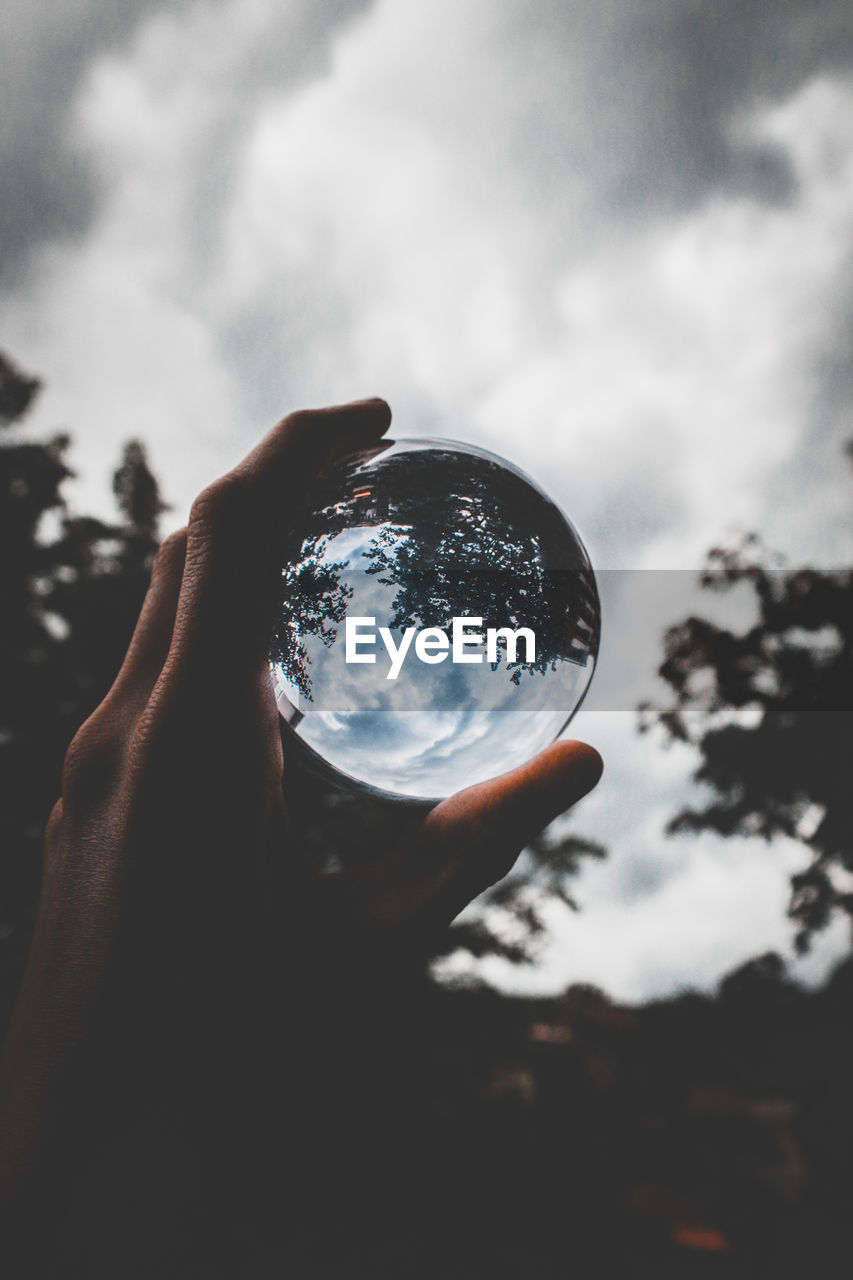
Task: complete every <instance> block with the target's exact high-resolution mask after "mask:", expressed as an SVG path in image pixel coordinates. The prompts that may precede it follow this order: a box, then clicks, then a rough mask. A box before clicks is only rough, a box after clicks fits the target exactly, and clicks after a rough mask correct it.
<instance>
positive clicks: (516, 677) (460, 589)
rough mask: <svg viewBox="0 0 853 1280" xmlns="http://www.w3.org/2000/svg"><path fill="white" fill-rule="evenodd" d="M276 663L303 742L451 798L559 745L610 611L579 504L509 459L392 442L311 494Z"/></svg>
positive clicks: (347, 769)
mask: <svg viewBox="0 0 853 1280" xmlns="http://www.w3.org/2000/svg"><path fill="white" fill-rule="evenodd" d="M311 499H312V501H311V507H310V509H309V510H306V511H304V512H303V513H302V515H301V516H300V517H299V519H298V521H297V525H298V527H297V528H296V529H295V530H294V532H293V535H292V543H291V545H290V546H289V547H288V550H287V554H286V557H285V558H286V564H285V567H284V569H283V570H282V606H281V613H280V615H279V617H278V620H277V623H276V626H275V630H274V634H273V640H272V647H271V653H270V661H271V665H272V671H273V679H274V684H275V691H276V699H277V702H278V708H279V712H280V714H281V719H282V726H283V727H282V733H283V735H284V738H285V744H286V745H287V743H288V740H289V739H290V741H291V744H292V745H293V738H294V735H295V737H296V738H297V739H298V740H299V741H300V744H301V747H302V748H306V747H307V748H308V749H309V750H308V754H309V756H310V757H311V759H312V760H313V761H314V762H315V764H317V765H318V766H320V767H324V768H326V769H331V770H332V771H333V772H334V774H335V775H337V776H340V775H343V778H342V780H349V781H350V782H354V783H356V784H359V785H360V786H362V787H364V788H368V789H372V790H375V791H379V792H384V793H390V794H391V795H393V796H395V797H398V798H402V797H405V798H408V799H421V800H423V799H437V798H439V797H443V796H446V795H450V794H451V793H452V792H454V791H458V790H459V789H460V788H462V787H466V786H470V785H471V784H473V783H475V782H481V781H483V780H485V779H486V778H491V777H494V776H495V775H496V774H500V773H504V772H506V771H507V770H508V769H512V768H515V767H516V766H517V765H519V764H522V763H523V762H524V761H525V760H527V759H529V758H530V757H531V756H532V755H535V754H536V752H537V751H540V750H541V749H542V748H543V747H545V746H547V745H548V744H549V743H550V742H552V741H553V740H554V739H555V738H556V737H557V736H558V735H559V733H560V732H561V731H562V729H564V728H565V726H566V724H567V723H568V721H569V720H570V718H571V717H572V715H573V714H574V712H575V711H576V710H577V708H578V706H579V705H580V703H581V700H582V699H583V696H584V694H585V693H586V690H587V688H588V686H589V683H590V680H591V679H592V673H593V669H594V666H595V659H596V654H597V652H598V641H599V631H600V609H599V601H598V592H597V590H596V585H595V577H594V575H593V571H592V566H591V565H590V562H589V557H588V556H587V553H586V550H585V549H584V546H583V543H582V542H581V540H580V538H579V537H578V535H577V533H576V532H575V530H574V529H573V528H572V526H571V524H570V523H569V522H568V520H567V519H566V517H565V516H564V515H563V513H562V512H561V511H560V510H559V508H558V507H556V506H555V505H554V503H553V502H551V500H550V499H549V498H547V497H546V496H545V494H543V493H542V491H541V490H540V489H539V488H537V487H536V485H534V484H533V483H532V481H530V480H529V479H528V478H527V477H526V476H524V475H523V474H522V473H521V472H520V471H518V470H517V469H516V468H515V467H512V466H510V465H509V464H508V463H506V462H504V461H503V460H502V459H500V458H498V457H497V456H496V455H494V454H491V453H487V452H486V451H485V450H483V449H477V448H474V447H473V446H471V445H465V444H459V443H456V442H455V441H451V440H439V439H411V440H398V441H383V442H381V443H380V444H379V445H377V446H375V447H374V448H372V449H369V450H366V451H364V452H362V453H359V454H356V455H353V456H352V457H350V458H347V459H345V460H344V461H343V462H342V463H339V464H338V465H337V466H336V467H335V468H333V469H332V470H331V471H330V472H329V474H328V475H327V476H326V477H325V478H324V479H323V481H321V482H320V484H319V485H318V487H317V490H316V491H315V492H313V493H312V495H311Z"/></svg>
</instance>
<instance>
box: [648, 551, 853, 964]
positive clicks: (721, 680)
mask: <svg viewBox="0 0 853 1280" xmlns="http://www.w3.org/2000/svg"><path fill="white" fill-rule="evenodd" d="M702 582H703V585H704V586H705V587H707V588H708V589H709V590H713V591H722V592H728V591H731V590H733V589H735V588H738V587H740V588H743V587H746V588H747V589H748V590H749V592H750V593H751V595H752V599H753V603H754V606H755V621H754V624H753V625H752V626H751V627H749V628H747V629H746V630H744V631H741V632H739V633H738V632H734V631H732V630H729V629H727V628H726V627H723V626H718V625H716V624H715V623H713V622H711V621H709V620H708V619H707V618H699V617H690V618H687V619H686V620H685V621H684V622H682V623H680V624H679V625H678V626H675V627H672V628H671V629H670V630H669V631H668V632H667V634H666V636H665V641H664V650H665V654H664V661H663V663H662V665H661V667H660V675H661V676H662V677H663V678H664V680H666V682H667V683H668V684H669V686H670V688H671V689H672V691H673V699H672V701H671V703H670V704H669V705H668V706H666V707H649V706H647V707H645V708H644V709H643V718H642V722H641V723H642V727H644V728H648V727H650V726H651V725H652V724H657V725H659V726H661V727H662V728H663V729H664V730H665V732H666V734H667V735H668V736H669V737H670V738H671V739H674V740H678V741H681V742H688V743H692V744H693V745H694V746H695V747H697V748H698V751H699V754H700V763H699V766H698V768H697V769H696V772H695V775H694V776H695V778H696V779H697V781H699V782H700V783H704V784H705V785H706V786H707V787H708V788H710V790H711V792H712V798H711V800H710V801H709V803H707V804H706V805H705V806H704V807H686V808H684V809H682V810H681V812H680V813H678V814H677V815H676V816H675V817H674V819H673V820H672V822H671V823H670V830H671V831H702V830H711V831H716V832H718V833H719V834H720V835H723V836H730V835H735V834H741V835H759V836H763V837H764V838H765V839H767V840H769V839H771V838H773V837H775V836H788V837H791V838H793V839H796V840H799V841H801V842H802V843H803V844H805V845H806V846H807V847H808V849H809V850H810V852H811V862H810V865H809V866H808V867H807V868H806V869H805V870H804V871H801V872H799V873H798V874H796V875H795V876H794V877H793V879H792V894H791V902H790V909H789V913H790V915H791V917H792V918H793V919H794V920H795V921H796V924H797V926H798V932H797V936H796V942H797V946H798V948H799V949H800V950H805V949H806V948H807V947H808V944H809V941H810V939H811V938H812V936H813V934H814V933H815V931H816V930H819V929H822V928H823V927H824V926H825V925H826V924H827V923H828V921H829V920H830V918H831V917H832V915H833V914H834V912H835V911H836V910H839V909H840V910H843V911H845V912H846V913H847V914H849V915H851V916H853V892H851V888H850V886H851V883H853V881H851V875H853V804H852V803H851V788H850V768H851V761H853V665H851V620H853V572H851V571H850V570H843V571H842V570H839V571H822V570H817V569H790V568H784V567H779V565H778V561H777V558H775V557H772V556H771V555H770V554H769V553H768V552H767V550H766V549H765V548H764V547H763V546H762V545H761V543H760V542H759V541H758V539H757V538H756V537H754V536H750V537H748V538H746V539H745V540H744V541H743V542H742V543H741V544H740V545H739V546H736V547H734V548H729V549H725V548H716V549H714V550H713V551H712V552H711V553H710V556H709V560H708V566H707V569H706V571H705V573H704V575H703V578H702Z"/></svg>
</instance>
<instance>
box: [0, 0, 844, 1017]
mask: <svg viewBox="0 0 853 1280" xmlns="http://www.w3.org/2000/svg"><path fill="white" fill-rule="evenodd" d="M0 24H2V25H0V34H2V40H0V59H2V60H3V62H4V63H5V64H6V65H4V66H3V67H2V68H0V165H1V166H2V173H3V200H2V207H0V288H2V296H0V347H2V348H3V349H4V350H5V351H7V352H8V353H9V354H10V355H12V356H13V357H14V358H15V359H16V360H17V361H19V362H20V363H21V364H22V365H23V366H24V367H25V368H26V369H27V370H28V371H31V372H35V373H38V374H39V375H40V376H42V377H43V378H44V379H45V383H46V387H45V391H44V393H43V396H42V398H41V400H40V402H39V405H38V407H37V409H36V412H35V413H34V415H33V417H32V419H31V423H32V426H33V427H35V428H37V429H38V430H43V431H48V430H52V429H56V428H60V427H61V428H67V429H68V430H70V431H71V432H72V434H73V436H74V440H75V445H74V462H75V465H76V467H77V470H78V472H79V473H80V477H81V479H80V481H79V482H78V485H77V489H76V491H75V500H76V501H77V502H78V503H79V504H80V505H83V504H84V503H85V504H86V505H87V506H88V507H92V506H96V507H102V506H104V505H105V503H106V501H107V494H108V477H109V473H110V470H111V468H112V466H113V465H114V463H115V460H116V458H117V456H118V453H119V450H120V447H121V444H122V442H123V441H124V440H126V439H127V438H128V437H130V436H138V437H141V438H142V439H144V440H145V441H146V443H147V444H148V446H149V451H150V457H151V461H152V464H153V466H154V468H155V470H156V472H157V473H158V475H159V476H160V478H161V480H162V482H163V487H164V489H165V493H166V495H167V497H168V498H169V500H170V501H171V502H172V503H173V504H174V511H173V513H172V516H171V517H170V518H171V520H172V522H173V523H174V524H178V523H180V522H182V520H183V518H184V516H185V512H186V508H187V506H188V504H189V501H190V500H191V498H192V496H193V495H194V493H195V492H196V491H197V490H198V489H199V488H200V487H201V486H202V485H203V484H204V483H206V482H207V481H209V480H210V479H212V478H213V477H214V476H215V475H217V474H218V473H220V472H221V471H222V470H223V469H224V468H225V467H227V466H229V465H230V464H231V463H233V462H234V461H235V460H236V459H237V458H238V457H240V456H241V455H242V453H243V452H245V450H246V449H247V448H248V447H249V446H250V445H251V444H252V443H253V442H254V441H255V440H256V439H257V437H258V435H259V434H260V432H262V431H263V430H264V429H265V428H266V427H267V426H268V425H269V424H270V423H271V422H272V421H274V420H275V419H277V418H278V417H280V416H281V415H282V413H283V412H285V411H286V410H287V409H289V408H293V407H296V406H300V405H314V404H323V403H330V402H335V401H338V400H342V399H349V398H352V397H357V396H363V395H371V394H381V395H384V396H385V397H386V398H387V399H388V400H389V401H390V403H391V405H392V408H393V410H394V414H395V429H396V430H398V431H399V432H400V433H401V434H405V435H411V434H432V433H435V434H442V435H448V436H453V437H457V438H462V439H465V440H470V441H472V442H475V443H477V444H481V445H484V446H486V447H488V448H490V449H494V450H495V451H497V452H498V453H501V454H503V455H505V456H507V457H509V458H510V459H512V461H514V462H515V463H517V464H518V465H520V466H522V467H523V468H525V469H526V470H527V471H529V472H530V473H531V474H532V475H533V476H534V477H535V478H536V479H537V480H538V481H539V482H540V483H541V484H542V485H544V486H545V488H547V489H548V490H549V491H550V492H551V493H552V494H553V496H554V497H555V498H556V499H557V500H558V501H560V502H561V503H562V505H563V506H564V507H565V508H566V510H567V511H568V512H569V513H570V515H571V516H572V519H573V520H574V522H575V523H576V524H577V526H578V527H579V529H580V530H581V532H582V533H583V535H584V537H585V539H586V541H587V543H588V546H589V549H590V552H591V555H592V558H593V561H594V563H595V564H596V565H597V566H598V567H600V568H615V569H637V570H639V569H648V568H680V569H692V568H695V567H697V566H698V565H699V564H700V563H701V561H702V557H703V555H704V552H705V550H706V549H707V548H708V547H709V546H710V545H712V544H713V543H715V542H717V541H719V539H720V538H722V537H726V536H730V535H731V534H733V533H735V532H736V531H737V530H745V529H756V530H759V531H760V532H761V533H762V534H763V536H764V537H765V538H766V540H767V541H768V542H770V543H771V544H773V545H775V546H776V547H778V548H780V549H781V550H783V551H784V552H785V553H786V554H787V555H788V557H789V558H790V560H791V561H792V562H794V563H798V564H804V563H811V564H821V565H831V564H841V563H846V562H849V558H850V554H851V542H852V541H853V533H851V526H850V520H849V505H850V484H849V476H848V473H847V472H846V471H845V466H844V463H843V461H842V455H841V449H842V445H843V442H844V441H845V440H846V439H849V438H850V437H851V436H853V422H851V411H850V407H849V406H850V401H851V395H850V393H851V391H853V358H851V331H852V330H853V323H851V321H853V267H851V264H853V74H851V69H853V7H851V6H850V4H849V0H645V2H644V3H642V4H639V3H636V0H575V2H574V3H564V2H561V3H556V2H551V3H549V2H546V0H539V2H538V3H534V2H533V0H378V2H375V3H364V2H362V0H346V2H341V0H338V2H337V3H326V4H317V3H311V2H310V0H207V2H205V0H199V2H191V0H182V2H178V3H171V4H166V5H163V4H161V3H157V0H137V2H136V3H127V2H125V3H123V2H122V0H65V3H64V4H63V5H62V6H61V7H60V6H57V5H50V4H48V3H47V0H7V2H6V4H5V5H4V6H3V10H2V15H0ZM575 731H576V732H577V733H578V735H579V736H580V734H581V733H583V734H584V735H586V736H587V737H588V738H589V739H590V740H591V741H593V742H595V743H596V745H598V746H600V747H601V749H602V750H603V752H604V754H605V756H606V759H607V777H606V780H605V782H604V783H603V784H602V786H601V788H600V789H599V791H598V793H597V794H596V796H595V797H593V798H591V799H590V800H589V801H587V802H585V804H584V806H582V809H581V810H580V812H579V814H578V818H577V828H578V829H580V828H583V830H584V832H585V833H587V834H589V835H592V836H595V837H597V838H600V839H604V840H605V841H606V842H607V843H608V844H609V845H610V846H611V848H612V850H613V852H612V855H611V858H610V859H609V861H608V862H606V863H604V864H602V865H601V866H600V867H597V868H595V869H594V870H593V871H591V872H590V873H589V874H587V875H585V876H584V878H583V880H582V882H581V885H580V886H579V890H578V893H579V896H580V898H581V899H582V901H583V902H584V904H585V910H584V913H583V915H582V916H580V917H573V918H572V919H571V921H569V922H568V924H566V923H565V922H563V921H559V922H557V924H556V939H557V941H556V942H555V946H554V949H553V954H552V955H551V957H550V959H549V962H548V965H547V968H546V971H545V972H546V974H547V980H548V981H550V982H552V983H557V984H559V983H560V982H565V981H569V980H573V979H577V980H585V981H597V982H599V983H600V984H601V985H604V986H607V987H609V988H610V989H611V990H613V991H614V993H615V994H617V995H621V996H624V997H626V998H640V997H642V996H645V995H649V994H654V993H657V992H663V991H666V990H671V989H673V988H674V987H678V986H680V985H683V984H685V983H691V982H693V983H698V984H700V985H704V986H708V985H712V984H713V982H714V981H716V979H717V978H718V977H719V976H720V974H722V973H723V972H725V971H726V969H728V968H730V967H731V966H732V965H733V964H734V963H737V962H739V961H740V960H742V959H744V958H746V956H748V955H750V954H754V953H755V952H756V951H760V950H764V949H767V948H768V947H770V946H776V947H779V948H780V949H783V950H787V940H788V939H789V938H790V927H789V925H788V923H787V922H786V921H785V919H784V904H785V896H786V876H787V874H788V873H789V872H790V869H791V867H792V866H794V865H799V863H798V861H797V860H798V859H799V860H800V861H801V860H802V853H801V852H799V851H797V849H796V848H795V847H793V846H792V847H791V848H786V849H780V848H772V849H768V848H767V847H766V846H763V845H758V844H755V843H753V842H750V841H743V842H735V841H728V842H721V841H714V840H712V839H710V838H709V839H694V840H678V841H668V842H667V841H664V840H663V838H662V836H661V830H662V827H663V824H664V823H665V821H666V818H667V817H668V816H669V814H670V813H671V812H672V808H673V806H674V804H675V803H676V800H677V797H678V796H679V794H680V792H681V788H682V787H683V780H684V777H685V776H686V774H687V772H688V771H689V767H690V760H689V758H687V757H685V755H684V754H681V753H678V752H668V753H665V752H663V751H661V750H658V749H657V748H656V747H655V746H654V744H652V743H650V742H649V740H648V739H643V740H638V739H637V738H636V736H635V734H634V731H633V717H632V715H631V714H630V713H629V712H628V711H627V710H626V711H625V712H623V713H617V712H612V711H611V712H589V713H582V715H581V719H580V721H579V722H578V723H577V726H576V730H575ZM840 945H841V934H840V933H839V932H838V931H836V933H835V935H834V939H833V938H829V939H826V940H825V941H824V942H823V943H822V944H821V947H820V948H819V949H818V953H817V954H816V956H815V957H814V958H813V959H812V960H811V961H809V962H808V966H807V971H808V972H810V973H811V974H812V975H813V976H815V975H817V974H818V973H819V972H820V971H822V966H823V968H825V966H826V964H827V963H828V962H829V958H830V955H831V953H832V952H833V949H834V950H836V951H837V949H838V947H839V946H840ZM809 966H810V967H809ZM536 980H537V981H544V980H545V979H543V978H537V979H536Z"/></svg>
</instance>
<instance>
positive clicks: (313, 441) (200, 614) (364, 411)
mask: <svg viewBox="0 0 853 1280" xmlns="http://www.w3.org/2000/svg"><path fill="white" fill-rule="evenodd" d="M390 421H391V410H390V409H389V407H388V405H387V404H386V403H385V401H384V400H378V399H374V400H360V401H356V402H354V403H352V404H346V405H339V406H336V407H334V408H329V409H314V410H303V411H300V412H298V413H292V414H289V415H288V417H286V418H284V419H283V420H282V421H281V422H280V423H278V425H277V426H275V427H273V429H272V430H271V431H269V432H268V433H267V435H266V436H265V437H264V439H263V440H262V441H261V442H260V444H258V445H257V446H256V447H255V448H254V449H253V450H252V451H251V453H249V454H248V455H247V456H246V457H245V458H244V459H243V461H242V462H240V463H239V464H238V465H237V466H236V467H234V469H233V470H232V471H229V472H228V473H227V474H226V475H224V476H223V477H222V478H221V479H220V480H217V481H215V482H214V484H212V485H210V486H209V487H208V488H207V489H205V490H204V491H203V492H202V493H201V494H200V495H199V497H198V498H197V499H196V501H195V502H194V503H193V507H192V511H191V513H190V521H189V528H188V533H187V551H186V563H185V568H184V576H183V583H182V586H181V594H180V599H179V601H178V609H177V616H176V619H175V627H174V633H173V643H172V649H171V651H170V655H169V663H170V666H171V668H172V669H174V668H175V667H176V666H177V667H179V668H180V669H181V670H182V673H183V678H186V677H187V675H188V674H189V673H190V672H194V673H196V674H197V675H198V676H200V677H201V678H202V679H209V678H210V676H211V674H213V675H214V676H215V679H216V681H217V689H221V688H222V683H221V682H222V681H223V680H226V679H227V677H228V674H229V673H237V672H244V673H245V672H248V671H249V670H251V672H252V673H253V674H255V673H256V672H257V668H258V663H259V661H260V660H261V659H262V658H263V657H264V656H265V654H266V650H267V647H268V645H269V638H270V629H271V626H272V621H273V616H274V609H275V605H276V601H277V587H278V582H279V579H280V574H281V570H282V567H283V565H282V563H281V559H282V546H283V539H284V535H285V533H286V531H287V528H288V521H289V519H290V517H291V516H292V513H293V509H294V507H295V506H296V505H297V504H298V503H299V502H301V501H302V500H304V498H305V496H306V494H307V493H308V491H309V489H310V485H311V484H312V482H313V481H314V480H315V479H316V478H317V476H318V475H319V473H320V472H321V471H322V469H323V468H324V467H325V466H327V465H329V464H330V463H332V462H334V461H336V460H337V459H339V458H342V457H344V456H346V454H348V453H353V452H355V451H357V450H358V449H361V448H365V447H366V446H368V445H370V444H372V443H374V442H375V441H376V440H378V439H379V437H380V436H381V435H382V434H383V433H384V432H385V431H386V430H387V429H388V426H389V424H390Z"/></svg>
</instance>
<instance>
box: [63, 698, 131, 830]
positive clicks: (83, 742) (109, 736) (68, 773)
mask: <svg viewBox="0 0 853 1280" xmlns="http://www.w3.org/2000/svg"><path fill="white" fill-rule="evenodd" d="M99 712H100V708H99V710H98V711H96V712H94V713H93V714H92V715H91V716H90V717H89V719H88V720H87V721H86V722H85V723H84V724H83V725H82V726H81V727H80V728H79V729H78V730H77V732H76V734H75V735H74V737H73V738H72V740H71V744H70V746H69V747H68V751H67V752H66V754H65V761H64V764H63V767H62V800H61V802H60V803H61V805H62V807H63V811H70V810H73V811H77V810H79V809H80V808H81V807H85V806H87V805H88V804H90V803H91V802H92V801H93V799H94V798H95V797H96V796H100V795H101V794H102V793H103V791H104V790H105V789H106V788H107V787H109V785H110V784H111V783H112V781H113V779H114V777H115V772H116V769H117V767H118V764H119V760H120V749H119V743H118V742H116V741H115V737H114V734H113V733H112V732H111V726H110V725H109V723H108V721H107V719H106V717H104V716H103V715H101V714H99Z"/></svg>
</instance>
